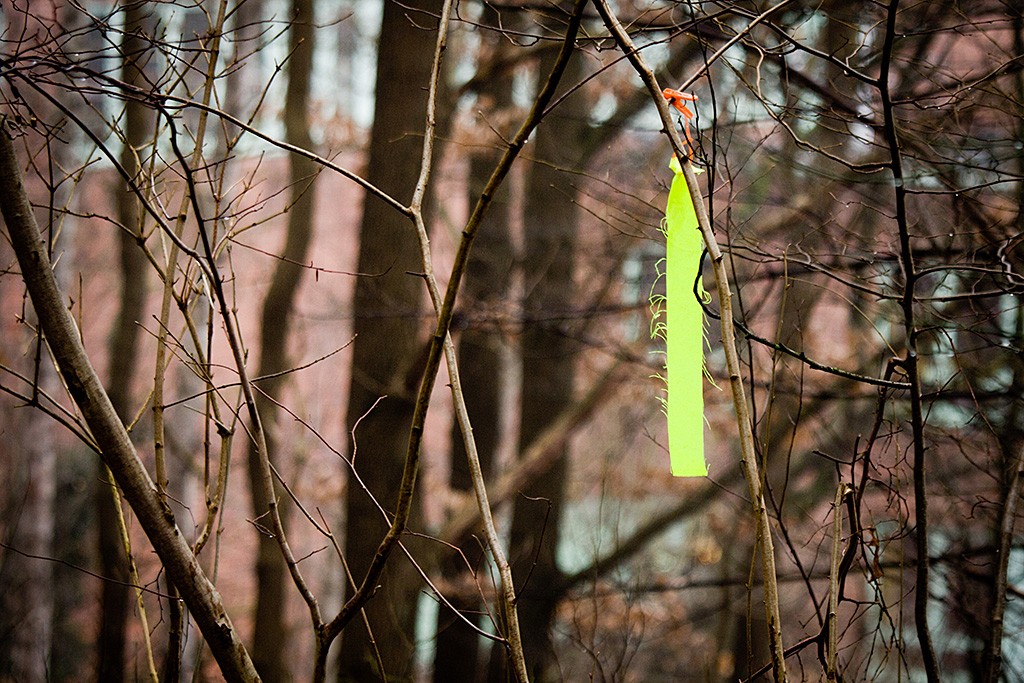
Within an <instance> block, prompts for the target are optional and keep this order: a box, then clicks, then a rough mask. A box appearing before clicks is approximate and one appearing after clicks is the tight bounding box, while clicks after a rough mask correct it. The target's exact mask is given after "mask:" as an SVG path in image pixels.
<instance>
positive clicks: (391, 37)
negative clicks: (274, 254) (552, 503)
mask: <svg viewBox="0 0 1024 683" xmlns="http://www.w3.org/2000/svg"><path fill="white" fill-rule="evenodd" d="M440 5H441V2H440V1H439V0H418V1H416V2H403V3H398V2H393V1H390V0H389V1H388V2H385V3H384V14H383V18H382V21H381V34H380V43H379V48H378V60H377V93H376V116H375V117H374V122H373V129H372V131H371V137H370V150H369V159H368V165H367V171H366V176H365V177H366V179H367V180H368V181H369V182H371V183H373V184H374V185H376V186H377V187H378V188H380V189H381V190H383V191H384V192H387V193H388V194H390V195H392V196H394V197H396V198H397V199H398V200H399V201H408V200H409V199H410V197H411V195H412V190H413V187H414V186H415V184H416V179H417V176H418V174H419V164H420V147H421V144H422V137H421V135H422V130H423V126H424V121H425V120H426V95H427V83H428V80H429V77H430V67H431V60H430V55H431V54H432V53H433V49H434V33H433V30H425V29H424V28H423V27H424V26H432V24H431V21H432V20H430V19H429V17H430V16H431V15H436V14H437V13H438V12H439V9H440ZM419 9H422V10H424V12H423V13H420V12H418V11H415V10H419ZM357 270H358V271H359V272H360V273H368V274H369V275H368V276H363V277H360V278H359V279H358V280H357V282H356V288H355V290H356V291H355V301H354V305H353V314H354V316H355V324H354V327H355V333H356V335H357V336H356V339H355V342H354V343H353V359H352V363H353V366H352V367H353V372H352V382H351V387H350V390H349V399H348V412H347V416H346V432H347V433H352V430H353V429H355V439H354V443H353V444H351V447H350V452H351V453H353V455H354V459H355V468H356V471H357V472H358V473H359V476H360V478H361V479H362V482H363V484H365V485H366V487H367V489H368V490H369V493H370V494H372V496H373V498H375V499H376V501H378V502H379V503H380V504H381V505H382V506H384V507H385V509H387V508H388V507H390V506H391V505H392V504H393V501H394V499H395V496H396V495H397V492H398V488H399V484H400V482H401V476H402V465H403V461H404V457H405V452H406V446H407V443H408V437H409V428H410V424H411V421H412V414H413V407H414V401H415V395H416V388H417V385H418V382H419V379H420V374H421V373H420V365H421V363H422V360H421V359H420V358H419V357H420V356H421V355H422V354H421V353H420V350H421V348H422V347H423V341H422V339H421V337H422V335H421V334H420V320H419V316H420V312H421V309H422V301H423V291H424V290H423V283H422V281H421V280H420V279H419V278H418V277H416V275H415V273H417V272H419V271H420V270H421V266H420V255H419V247H418V244H417V240H416V235H415V233H414V232H413V225H412V223H411V222H410V221H409V220H408V219H407V218H406V217H405V216H403V215H401V214H400V213H398V212H396V211H395V210H394V209H393V208H391V207H389V206H387V205H386V204H385V203H384V202H382V201H381V200H379V199H377V198H375V197H371V196H367V198H366V200H365V202H364V206H363V219H362V224H361V226H360V243H359V263H358V266H357ZM381 397H385V398H383V399H382V398H381ZM379 399H381V400H380V402H379V403H378V400H379ZM375 404H376V405H375ZM357 422H358V423H359V424H358V429H356V423H357ZM345 502H346V519H345V524H346V530H345V556H346V559H347V561H348V566H349V569H350V571H351V573H352V577H353V580H354V581H355V582H357V583H358V582H360V581H361V580H362V577H363V575H364V574H365V573H366V570H367V568H368V567H369V565H370V562H371V560H372V558H373V556H374V553H375V552H376V550H377V546H378V544H379V543H380V540H381V539H382V538H383V536H384V534H385V533H386V531H387V527H386V525H385V524H384V521H383V519H382V517H381V514H380V510H379V509H378V508H377V504H376V503H375V502H374V500H372V499H371V498H370V496H368V495H367V492H366V491H365V490H363V488H362V486H360V485H359V484H358V483H357V482H356V481H355V480H354V479H353V478H351V477H350V479H349V485H348V490H347V495H346V501H345ZM409 570H410V568H409V567H408V563H407V562H406V561H405V559H404V558H402V557H396V558H394V559H393V560H392V561H391V563H390V564H389V566H388V567H387V569H386V570H385V573H384V576H383V580H382V585H381V588H380V590H379V591H378V592H377V594H376V595H375V596H374V597H373V599H372V600H371V601H370V602H369V604H368V605H367V607H366V609H365V616H366V619H367V620H368V622H369V628H370V629H371V630H372V633H373V637H372V638H371V637H370V634H369V633H368V632H367V630H366V628H365V626H364V624H363V623H362V622H361V621H357V622H356V623H355V624H353V626H352V627H350V628H348V629H347V630H346V631H345V633H344V634H343V636H342V644H341V648H340V655H339V676H340V680H342V681H367V680H377V679H381V678H383V679H386V680H407V679H409V678H410V677H411V675H412V673H413V666H412V665H413V662H412V659H413V638H412V634H413V632H414V628H415V618H416V602H417V599H418V590H417V588H418V582H417V581H416V580H415V579H413V577H412V576H411V571H409ZM378 653H379V658H378ZM379 662H382V663H383V665H384V667H385V669H386V671H384V672H380V671H378V669H379V666H380V665H379Z"/></svg>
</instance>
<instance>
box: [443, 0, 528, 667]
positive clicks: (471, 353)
mask: <svg viewBox="0 0 1024 683" xmlns="http://www.w3.org/2000/svg"><path fill="white" fill-rule="evenodd" d="M498 14H499V13H498V11H497V10H496V9H494V8H493V7H489V8H487V9H485V14H484V18H483V21H484V22H486V23H492V24H497V23H498V22H497V19H498ZM505 25H507V24H505ZM485 35H491V34H485ZM495 37H496V36H492V43H493V39H494V38H495ZM511 90H512V87H511V80H510V79H509V78H508V77H507V76H506V77H501V78H494V79H492V80H490V81H488V82H487V83H486V84H485V85H484V87H483V88H482V90H481V93H480V95H481V98H482V99H485V100H488V101H490V102H491V103H492V108H491V109H490V112H491V113H495V112H501V111H502V109H503V108H504V107H507V106H509V105H510V104H511V97H510V95H511ZM502 134H503V135H505V136H506V137H511V134H512V132H510V131H502ZM500 143H501V141H500V140H498V139H497V138H495V140H494V145H493V146H492V147H491V148H486V149H484V150H483V151H481V152H479V153H477V154H474V155H473V157H472V158H471V159H470V167H469V197H470V202H471V203H472V202H475V201H476V198H477V197H479V196H480V193H481V192H482V191H483V189H484V187H485V185H486V184H487V181H488V179H489V178H490V175H491V173H492V171H493V170H494V168H495V166H496V165H497V163H498V160H499V159H500V157H501V144H500ZM508 197H509V188H508V185H507V184H505V185H502V187H501V189H500V190H499V193H498V195H497V196H496V197H495V199H494V204H493V205H492V208H491V211H490V213H489V214H488V218H487V219H486V221H487V222H486V225H483V226H482V227H481V229H480V232H479V233H478V234H477V237H476V241H475V243H474V247H473V253H472V256H471V257H470V258H471V260H470V263H469V265H468V267H467V269H466V275H465V279H464V284H463V290H462V301H463V304H462V311H463V317H462V319H463V320H464V321H465V328H464V329H463V330H462V331H461V332H460V333H459V342H458V357H459V372H460V375H461V379H462V386H463V393H464V395H465V398H466V407H467V410H468V412H469V418H470V422H471V423H472V424H473V436H474V437H475V439H476V446H477V451H478V453H479V457H480V466H481V469H482V470H483V472H484V475H485V477H487V478H488V479H490V472H491V469H492V463H493V461H494V457H495V452H496V450H497V449H498V446H499V439H500V438H501V432H502V430H501V423H502V417H501V415H502V394H503V392H502V383H501V381H500V380H499V379H498V378H500V377H503V376H505V374H506V368H505V366H506V363H505V362H504V360H503V358H504V354H503V351H502V350H503V347H504V346H505V344H506V343H507V339H506V333H505V332H503V331H502V330H501V329H500V328H499V326H498V325H497V322H496V315H497V314H498V313H499V312H500V311H501V309H502V306H503V304H504V302H505V300H506V299H507V297H508V295H509V293H510V286H511V271H512V263H513V259H514V253H513V249H512V242H511V236H510V225H509V209H510V207H509V206H508ZM451 456H452V461H451V479H450V484H451V487H452V489H453V490H455V491H459V492H463V493H465V494H467V495H469V494H471V492H472V481H471V480H470V471H469V465H468V464H467V462H466V449H465V446H464V445H463V439H462V433H461V431H460V430H459V426H458V424H454V425H453V426H452V453H451ZM458 546H459V549H460V550H461V551H462V554H461V555H460V554H458V553H448V555H447V557H446V559H445V561H444V563H443V565H442V575H443V576H445V577H446V578H448V579H451V580H455V581H460V579H461V580H462V581H463V583H464V582H465V579H466V577H467V576H468V574H469V572H470V571H475V570H476V569H477V568H478V567H479V565H480V561H481V559H482V550H483V546H482V544H481V542H480V540H479V539H478V538H475V537H474V535H473V534H467V535H466V536H465V537H464V538H463V539H461V540H460V541H459V542H458ZM463 558H465V559H463ZM467 561H468V566H467ZM473 596H474V594H473V591H472V590H468V591H460V592H459V594H458V595H452V596H450V597H449V600H450V601H451V603H452V606H454V607H455V608H456V609H458V610H459V611H461V612H462V613H463V617H465V618H466V619H468V620H470V621H476V619H477V615H478V614H479V613H480V611H479V610H480V602H479V600H478V599H476V598H475V597H473ZM436 643H437V646H436V650H435V655H434V681H435V683H472V682H473V681H476V680H478V679H479V671H478V668H479V660H480V637H479V636H478V635H477V633H476V632H475V631H474V630H473V629H471V628H470V627H469V626H468V625H466V624H465V622H464V621H463V620H462V618H460V617H459V616H458V615H455V614H452V613H451V611H450V610H448V609H447V608H445V607H442V608H441V610H440V612H439V613H438V618H437V641H436Z"/></svg>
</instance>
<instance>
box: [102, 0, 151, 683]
mask: <svg viewBox="0 0 1024 683" xmlns="http://www.w3.org/2000/svg"><path fill="white" fill-rule="evenodd" d="M124 12H125V33H124V40H123V43H122V46H121V58H122V63H123V66H122V70H123V73H122V78H123V79H124V81H125V82H126V83H129V84H131V85H134V86H139V87H142V86H143V85H144V83H143V78H142V67H141V64H143V62H144V56H145V51H146V48H147V43H146V41H145V39H144V38H143V37H142V31H143V30H144V18H145V14H146V12H147V10H146V9H145V7H144V6H143V5H142V4H141V3H132V2H130V3H126V4H125V7H124ZM146 114H147V113H146V108H145V106H144V105H143V104H142V103H140V102H138V101H136V100H128V101H127V102H126V103H125V112H124V118H123V120H122V124H121V125H122V130H123V131H124V147H123V148H122V150H121V165H122V166H123V167H124V168H125V170H126V171H127V172H128V173H130V174H131V175H132V176H133V178H138V175H139V173H140V172H141V170H142V167H141V164H140V161H139V155H140V154H142V152H143V149H142V148H143V147H144V146H145V144H146V136H147V115H146ZM136 184H137V185H144V183H136ZM113 192H114V196H115V205H116V206H117V218H118V221H119V222H120V224H121V230H120V232H119V233H118V243H119V247H120V260H119V262H118V265H119V275H120V278H121V283H120V284H121V293H120V297H119V309H118V313H117V318H116V319H115V321H114V327H113V329H112V330H111V335H110V340H109V351H108V353H109V358H110V371H109V375H108V381H107V394H108V395H109V396H110V402H111V404H112V405H113V406H114V410H115V411H116V412H117V414H118V416H119V417H120V418H121V420H122V421H123V422H125V423H127V422H128V421H129V420H131V418H132V415H131V412H132V405H131V395H132V392H131V388H132V382H133V381H134V377H135V369H136V363H135V356H136V351H137V348H138V338H139V334H138V331H139V321H140V319H141V318H142V307H143V303H144V299H145V292H146V288H145V272H146V257H145V255H144V254H143V252H142V249H140V247H139V241H140V240H141V239H142V237H141V235H142V231H143V221H142V212H141V207H140V206H139V202H138V199H137V198H136V197H135V195H134V194H133V193H132V192H131V191H130V190H129V189H128V188H127V187H125V185H124V184H123V183H119V184H118V185H117V186H116V187H115V188H114V190H113ZM97 467H98V469H97V471H96V477H95V481H96V486H95V488H94V495H95V497H96V519H97V525H98V529H97V531H98V533H97V540H98V543H99V558H100V573H101V574H102V575H103V576H105V577H108V578H109V579H111V580H110V581H104V582H103V588H102V592H101V596H100V630H99V635H98V636H97V639H96V650H97V653H96V677H97V680H100V681H112V682H113V681H123V680H125V675H126V672H125V661H124V659H125V637H126V636H125V628H126V624H127V621H128V608H129V605H130V603H131V599H132V598H131V590H130V588H129V586H128V581H129V576H128V561H127V557H126V555H125V548H124V546H123V545H122V542H121V534H120V531H119V530H118V521H117V507H116V505H117V502H116V499H115V496H116V495H117V492H116V491H112V490H111V489H110V487H109V486H107V485H106V481H107V475H106V466H105V465H104V464H103V463H102V462H97ZM163 483H164V482H158V484H161V485H162V484H163Z"/></svg>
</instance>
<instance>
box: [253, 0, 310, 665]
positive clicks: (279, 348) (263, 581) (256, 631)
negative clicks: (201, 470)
mask: <svg viewBox="0 0 1024 683" xmlns="http://www.w3.org/2000/svg"><path fill="white" fill-rule="evenodd" d="M313 27H314V16H313V2H312V0H292V23H291V27H290V40H289V53H290V54H291V57H290V58H289V60H288V92H287V99H286V101H285V114H284V117H285V139H286V141H287V142H289V143H290V144H293V145H296V146H298V147H302V148H305V149H310V148H312V146H313V143H312V141H311V140H310V137H309V121H308V116H307V113H306V112H307V109H308V107H309V80H310V75H311V73H312V69H313V45H314V42H313V41H314V31H313ZM289 162H290V182H291V208H290V210H289V211H288V234H287V237H286V239H285V245H284V251H283V253H282V259H281V260H279V261H277V265H276V266H275V268H274V275H273V277H272V278H271V282H270V290H269V291H268V292H267V297H266V299H264V301H263V312H262V317H261V319H260V365H259V369H258V370H257V373H256V376H257V377H264V376H267V375H274V374H277V373H281V372H283V371H285V370H287V369H288V367H289V361H288V354H287V342H288V332H289V329H290V327H291V319H292V315H291V314H292V308H293V306H294V304H295V296H296V292H297V291H298V288H299V284H300V282H301V279H302V273H303V267H302V266H301V265H298V264H301V263H303V262H305V261H306V259H307V254H308V252H309V243H310V240H311V238H312V236H313V214H314V200H315V195H314V192H313V185H312V181H313V179H314V177H315V175H316V166H315V165H314V164H313V162H312V161H310V160H309V159H306V158H305V157H300V156H298V155H292V156H291V157H290V159H289ZM283 386H284V377H275V378H273V379H269V380H266V381H264V382H261V383H260V388H261V389H262V390H263V391H262V392H261V393H257V394H256V406H257V409H258V410H259V413H260V416H261V418H262V420H263V426H264V430H265V434H266V443H267V453H268V454H269V456H270V460H271V462H272V463H274V464H275V465H277V466H278V469H279V470H280V469H281V468H280V454H279V453H278V445H279V441H278V439H277V429H276V424H275V418H276V417H277V412H278V411H277V405H276V400H277V399H278V398H279V397H280V395H281V391H282V389H283ZM259 480H260V465H259V453H258V451H257V449H256V446H255V444H252V445H251V446H250V450H249V481H250V491H251V493H252V504H253V515H254V518H255V519H260V518H261V517H262V516H264V515H265V514H267V512H268V510H269V508H270V502H271V501H269V500H267V499H266V496H265V495H264V494H263V491H262V488H261V487H260V486H259ZM275 496H276V497H277V499H278V500H279V501H280V502H281V505H280V507H279V509H280V515H281V523H282V524H287V510H288V509H289V508H288V506H287V505H285V504H284V501H286V500H287V495H286V493H285V491H284V490H283V489H282V488H281V487H279V486H278V487H275ZM258 544H259V549H258V551H257V559H256V584H257V590H256V595H257V597H256V620H255V624H254V628H253V663H254V664H255V665H256V670H257V671H259V672H260V675H261V676H262V677H263V679H264V680H266V681H286V680H289V679H290V672H289V667H288V662H287V659H286V657H285V653H286V652H287V645H288V628H287V624H286V619H285V611H286V610H285V607H286V596H287V593H286V590H287V588H288V586H289V585H291V584H290V579H289V578H288V576H287V574H286V567H285V564H284V559H283V558H282V556H281V550H280V547H279V546H278V544H277V541H276V540H275V539H274V538H273V537H272V536H270V535H269V534H265V533H260V534H258Z"/></svg>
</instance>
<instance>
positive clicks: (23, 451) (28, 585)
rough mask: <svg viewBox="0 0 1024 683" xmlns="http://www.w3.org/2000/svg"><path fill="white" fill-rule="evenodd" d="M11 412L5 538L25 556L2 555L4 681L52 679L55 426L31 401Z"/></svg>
mask: <svg viewBox="0 0 1024 683" xmlns="http://www.w3.org/2000/svg"><path fill="white" fill-rule="evenodd" d="M48 360H49V359H47V358H46V352H45V349H44V350H43V357H42V359H41V364H40V366H39V376H38V383H39V387H40V388H41V389H43V390H44V391H46V392H48V393H50V392H53V391H54V390H57V389H58V387H59V384H58V382H57V381H56V380H57V378H56V376H55V373H54V371H53V366H52V365H50V363H49V362H48ZM51 395H52V394H51ZM11 417H12V418H13V419H12V420H11V421H10V422H9V423H8V424H10V425H11V427H13V429H12V431H11V434H12V435H13V438H11V445H12V446H13V447H12V448H11V449H10V458H9V460H10V462H9V463H8V464H9V466H10V470H9V473H8V475H7V477H6V481H7V487H6V491H5V498H6V501H5V505H4V508H5V509H6V510H7V511H9V513H10V515H9V516H7V520H6V521H8V525H7V527H6V528H5V529H4V530H3V536H2V540H3V542H4V543H6V544H8V545H9V546H10V547H11V548H14V549H16V550H17V551H19V553H24V555H23V554H19V553H15V552H12V551H10V550H4V551H3V553H2V556H0V559H2V561H0V585H2V586H3V589H2V590H0V643H2V644H0V680H11V681H19V682H22V681H23V682H24V683H45V681H48V680H50V676H49V672H50V665H51V662H50V644H51V638H52V634H53V607H54V601H53V594H52V590H51V588H52V586H53V563H51V562H48V561H47V560H45V559H42V558H47V557H53V554H54V551H53V547H52V543H53V522H54V514H55V512H57V510H55V508H54V476H55V471H54V465H55V461H56V454H55V451H54V445H55V444H54V439H53V425H52V423H51V421H50V419H49V418H48V417H47V416H46V415H45V414H44V413H43V412H41V411H39V410H36V409H35V408H33V407H31V406H27V407H22V408H19V409H18V412H17V413H14V414H12V415H11ZM5 459H6V458H5ZM30 556H31V557H30Z"/></svg>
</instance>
